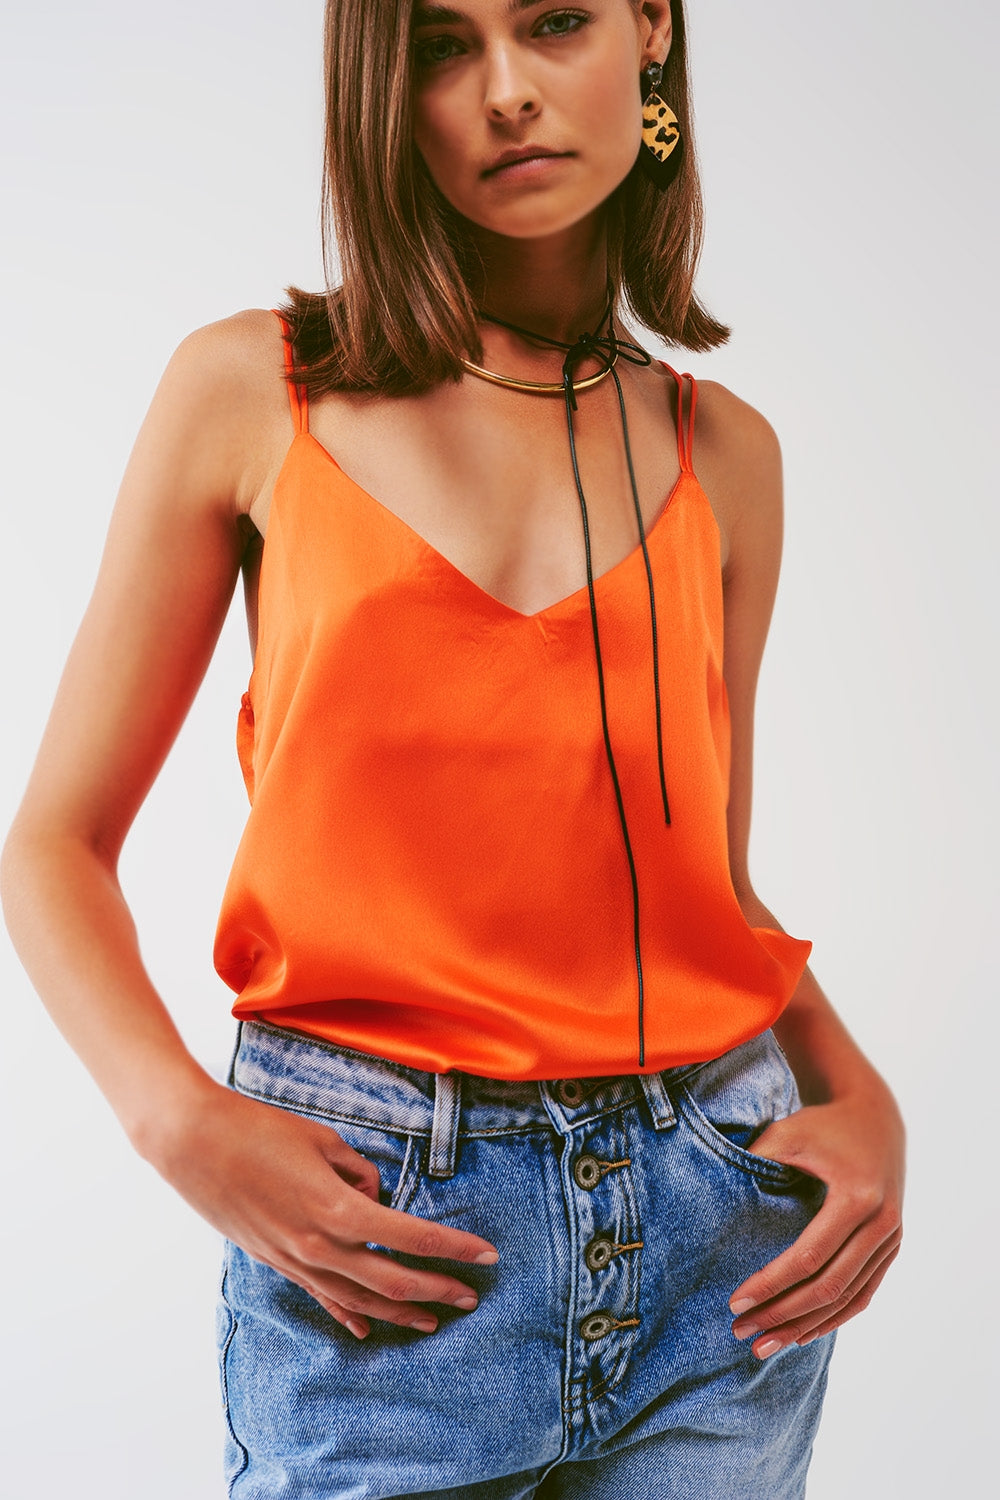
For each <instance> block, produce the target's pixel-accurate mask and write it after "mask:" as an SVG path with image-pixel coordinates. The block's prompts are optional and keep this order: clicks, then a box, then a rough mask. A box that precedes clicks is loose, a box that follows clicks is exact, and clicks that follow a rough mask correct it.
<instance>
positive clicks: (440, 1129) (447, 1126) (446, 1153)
mask: <svg viewBox="0 0 1000 1500" xmlns="http://www.w3.org/2000/svg"><path fill="white" fill-rule="evenodd" d="M461 1113H462V1079H461V1075H460V1074H458V1073H435V1075H434V1121H433V1123H432V1125H431V1150H430V1161H429V1163H428V1166H427V1175H428V1176H429V1177H453V1176H454V1175H455V1156H456V1150H457V1147H458V1121H459V1117H460V1115H461Z"/></svg>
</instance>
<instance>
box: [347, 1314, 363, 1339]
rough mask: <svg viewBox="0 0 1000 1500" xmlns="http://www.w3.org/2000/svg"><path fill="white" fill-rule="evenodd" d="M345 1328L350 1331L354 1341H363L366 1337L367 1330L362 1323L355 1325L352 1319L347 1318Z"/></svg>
mask: <svg viewBox="0 0 1000 1500" xmlns="http://www.w3.org/2000/svg"><path fill="white" fill-rule="evenodd" d="M347 1327H348V1328H349V1329H350V1330H351V1332H352V1333H353V1334H354V1337H355V1338H356V1339H364V1338H367V1337H368V1329H367V1328H366V1327H365V1325H364V1324H363V1323H356V1322H355V1320H354V1319H353V1318H348V1320H347Z"/></svg>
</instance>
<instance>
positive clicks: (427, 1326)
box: [410, 1318, 437, 1333]
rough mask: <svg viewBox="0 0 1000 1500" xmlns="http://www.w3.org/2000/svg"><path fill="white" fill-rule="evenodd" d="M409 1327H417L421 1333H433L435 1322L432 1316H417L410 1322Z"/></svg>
mask: <svg viewBox="0 0 1000 1500" xmlns="http://www.w3.org/2000/svg"><path fill="white" fill-rule="evenodd" d="M410 1327H411V1328H419V1329H420V1332H421V1333H433V1332H434V1330H435V1328H436V1327H437V1324H436V1323H435V1321H434V1319H433V1318H417V1319H416V1321H415V1322H414V1323H411V1324H410Z"/></svg>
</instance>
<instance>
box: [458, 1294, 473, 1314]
mask: <svg viewBox="0 0 1000 1500" xmlns="http://www.w3.org/2000/svg"><path fill="white" fill-rule="evenodd" d="M455 1306H456V1307H464V1308H466V1309H467V1310H468V1311H469V1312H471V1311H472V1309H473V1308H474V1307H478V1306H479V1298H478V1297H459V1298H457V1299H456V1302H455Z"/></svg>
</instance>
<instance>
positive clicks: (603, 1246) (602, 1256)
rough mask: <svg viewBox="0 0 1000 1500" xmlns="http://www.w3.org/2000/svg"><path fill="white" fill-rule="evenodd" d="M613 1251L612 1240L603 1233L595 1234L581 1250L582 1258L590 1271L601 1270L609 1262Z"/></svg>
mask: <svg viewBox="0 0 1000 1500" xmlns="http://www.w3.org/2000/svg"><path fill="white" fill-rule="evenodd" d="M614 1253H615V1246H614V1241H613V1240H609V1239H608V1238H607V1237H606V1236H605V1235H602V1234H598V1235H595V1236H594V1238H593V1239H592V1240H591V1242H590V1244H589V1245H588V1246H587V1248H586V1250H584V1252H583V1258H584V1260H585V1261H586V1263H587V1267H588V1269H589V1270H591V1271H603V1270H604V1268H605V1266H609V1265H610V1264H611V1260H612V1257H613V1255H614Z"/></svg>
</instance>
